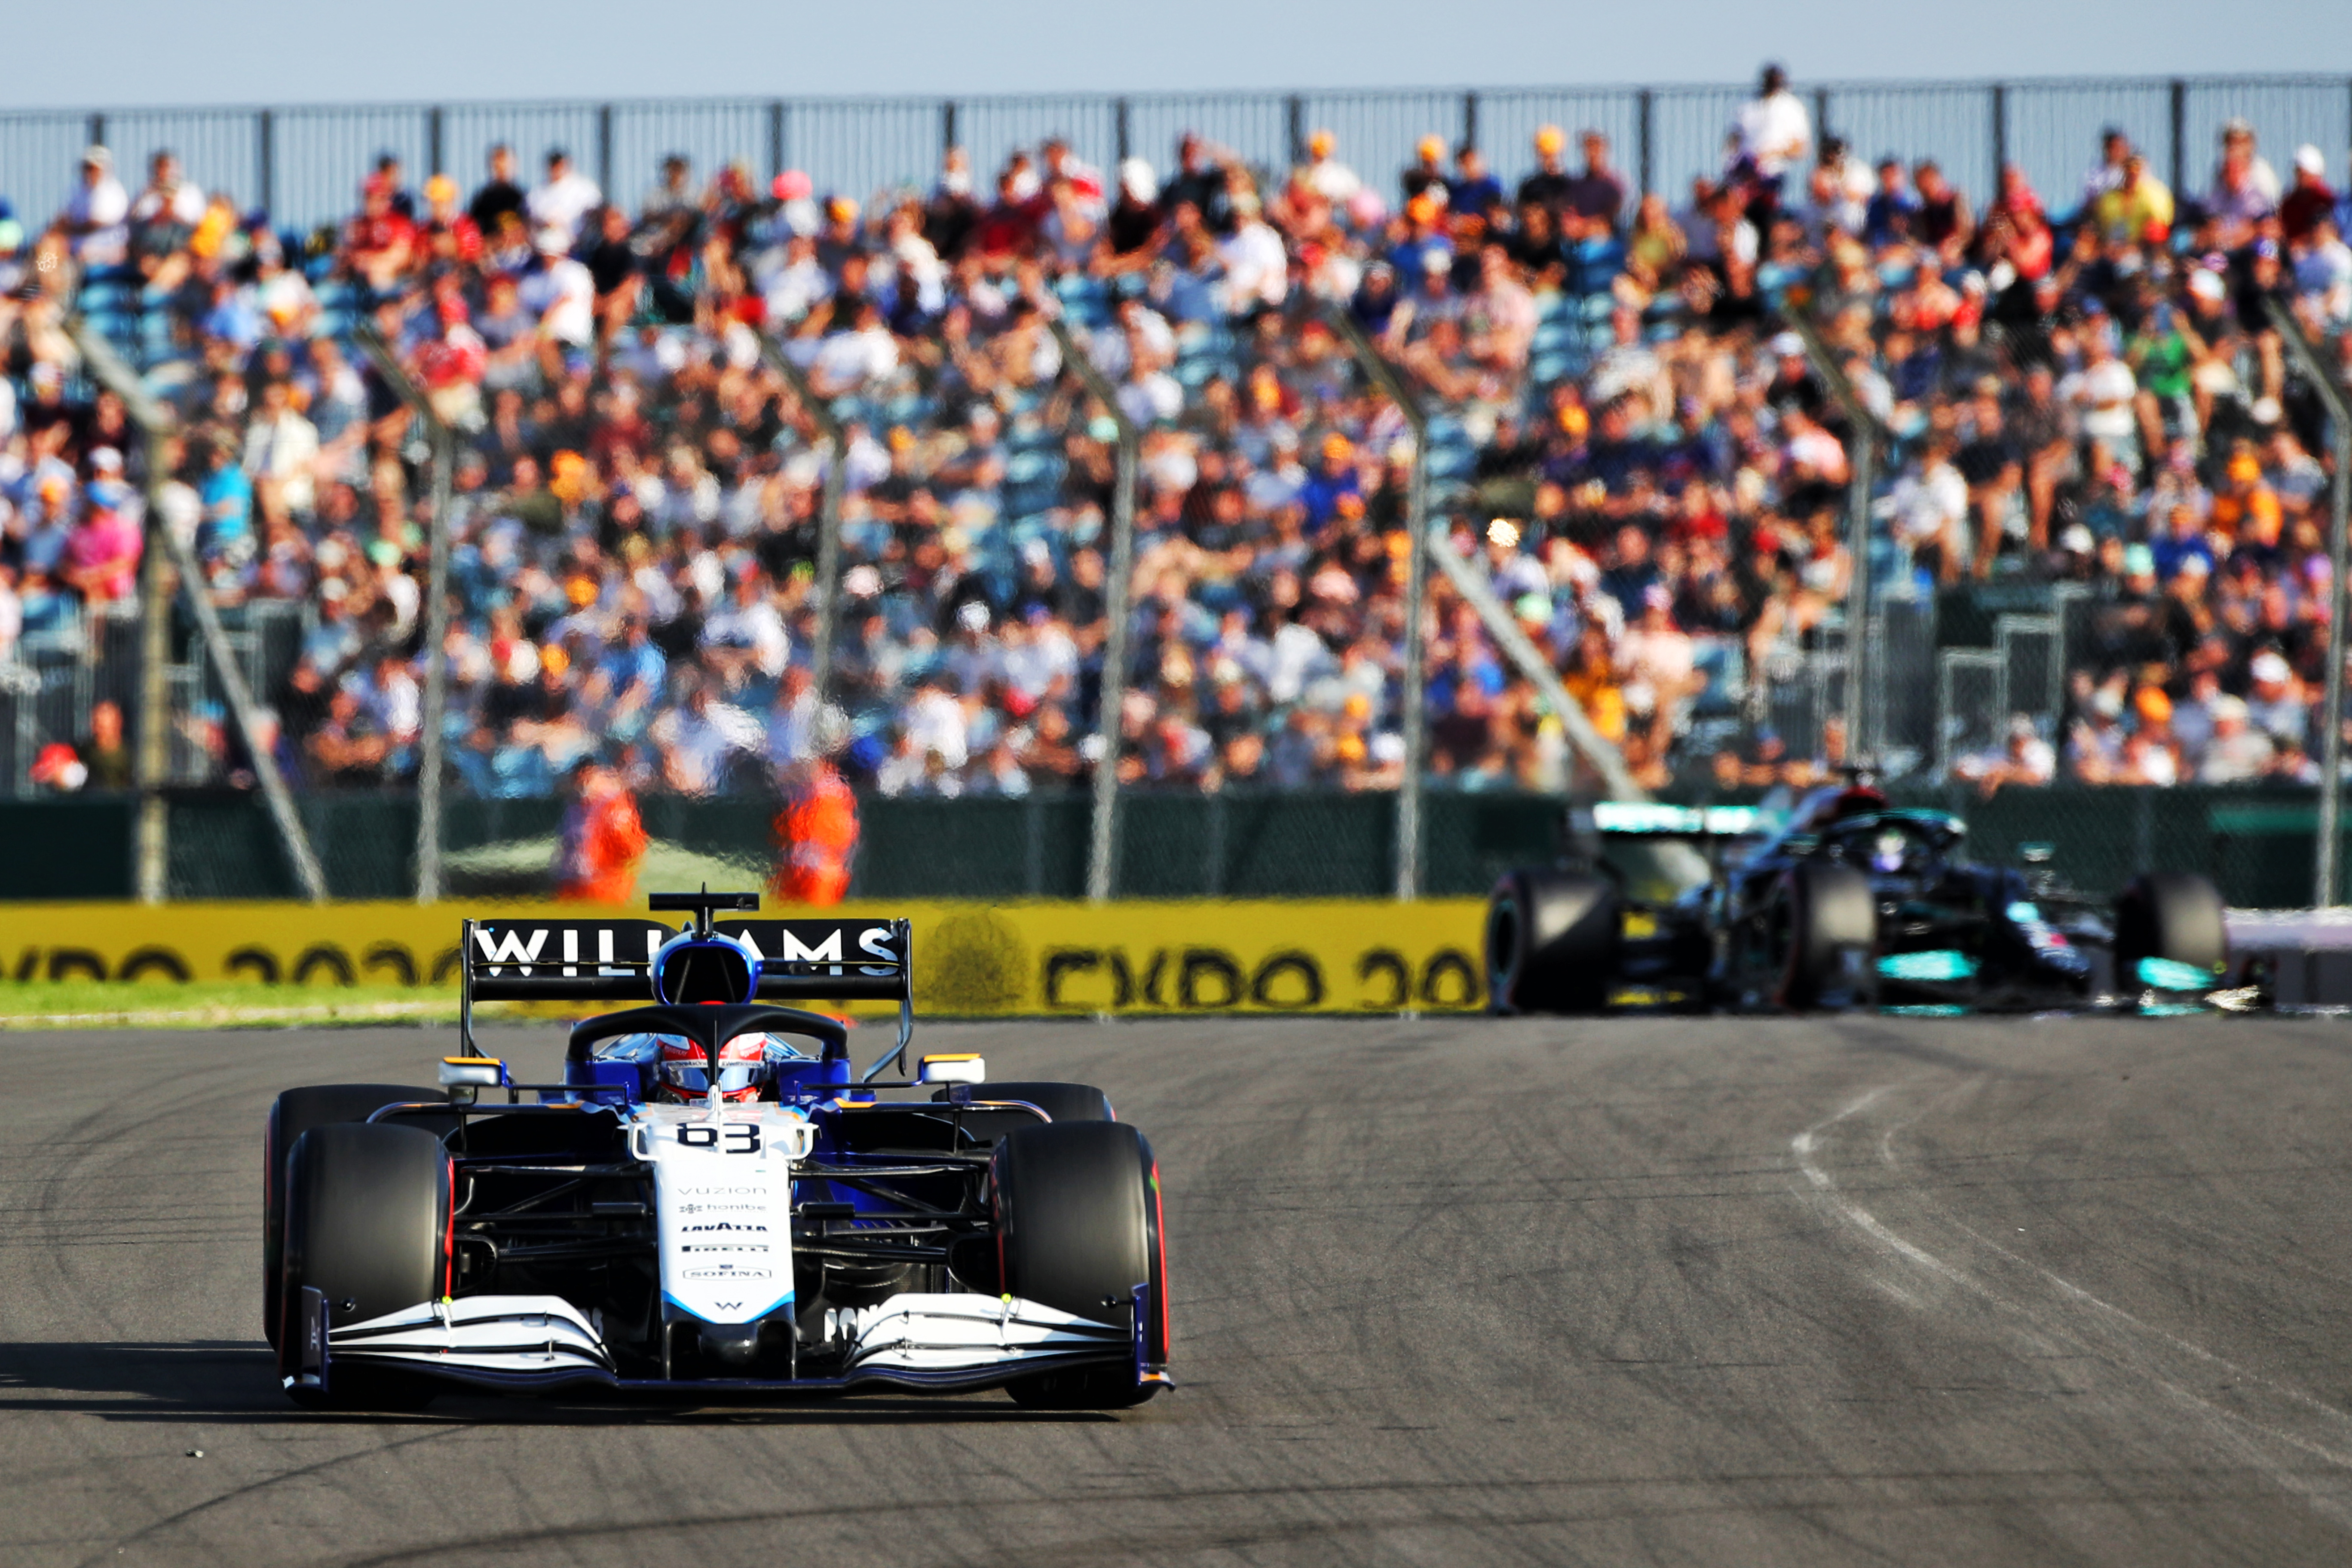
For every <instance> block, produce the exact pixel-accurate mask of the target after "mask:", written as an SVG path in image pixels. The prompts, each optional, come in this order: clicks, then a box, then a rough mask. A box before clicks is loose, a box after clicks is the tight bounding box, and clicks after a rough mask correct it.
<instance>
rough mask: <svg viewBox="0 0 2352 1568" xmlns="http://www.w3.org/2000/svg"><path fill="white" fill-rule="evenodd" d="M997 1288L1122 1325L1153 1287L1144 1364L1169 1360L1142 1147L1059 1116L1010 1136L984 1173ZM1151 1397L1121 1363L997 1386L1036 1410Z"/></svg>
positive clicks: (1117, 1404) (1117, 1129) (1125, 1134)
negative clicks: (988, 1180) (999, 1279)
mask: <svg viewBox="0 0 2352 1568" xmlns="http://www.w3.org/2000/svg"><path fill="white" fill-rule="evenodd" d="M991 1174H992V1178H993V1180H992V1186H993V1188H994V1192H995V1220H996V1238H997V1247H998V1252H999V1256H1000V1258H1002V1259H1003V1265H1002V1276H1003V1289H1004V1290H1005V1292H1006V1293H1007V1294H1009V1295H1013V1296H1018V1297H1020V1298H1022V1299H1023V1300H1030V1301H1035V1302H1037V1303H1039V1304H1040V1305H1043V1306H1047V1307H1054V1308H1057V1309H1059V1310H1062V1311H1065V1312H1069V1313H1072V1314H1074V1315H1076V1316H1078V1317H1082V1318H1091V1319H1093V1320H1094V1321H1097V1322H1110V1323H1118V1322H1126V1321H1129V1311H1130V1310H1131V1307H1132V1304H1133V1300H1134V1290H1135V1287H1136V1286H1138V1285H1144V1286H1148V1287H1149V1288H1150V1296H1149V1300H1148V1302H1147V1304H1146V1311H1145V1320H1144V1358H1145V1360H1147V1361H1149V1362H1152V1363H1164V1362H1165V1361H1166V1360H1167V1359H1168V1262H1167V1250H1166V1247H1165V1245H1164V1244H1163V1242H1162V1240H1161V1237H1160V1171H1159V1165H1158V1163H1157V1162H1156V1161H1154V1160H1153V1158H1152V1154H1151V1145H1150V1144H1149V1143H1147V1142H1144V1139H1143V1135H1142V1134H1141V1133H1139V1132H1138V1131H1136V1130H1135V1129H1134V1128H1132V1127H1129V1126H1128V1125H1127V1124H1126V1123H1124V1122H1118V1121H1074V1122H1061V1121H1056V1122H1053V1123H1050V1124H1047V1125H1045V1126H1033V1127H1024V1128H1022V1129H1020V1130H1018V1131H1013V1132H1010V1133H1007V1134H1006V1135H1005V1137H1004V1138H1003V1140H1002V1141H1001V1142H999V1143H998V1144H997V1145H996V1157H995V1160H994V1163H993V1164H992V1170H991ZM1159 1391H1160V1385H1159V1384H1150V1383H1147V1384H1140V1385H1139V1384H1137V1383H1136V1381H1135V1373H1134V1369H1133V1367H1132V1366H1130V1365H1129V1364H1128V1360H1127V1358H1126V1357H1125V1356H1122V1357H1120V1359H1119V1360H1118V1362H1117V1363H1110V1364H1104V1365H1096V1366H1088V1367H1078V1368H1075V1369H1071V1370H1067V1371H1059V1372H1045V1373H1034V1374H1032V1375H1031V1376H1028V1377H1025V1378H1022V1379H1019V1380H1017V1381H1015V1382H1013V1383H1012V1384H1008V1385H1007V1387H1006V1392H1007V1393H1009V1394H1012V1396H1013V1402H1014V1403H1015V1404H1017V1405H1024V1406H1026V1407H1028V1408H1030V1409H1033V1410H1123V1409H1127V1408H1129V1407H1130V1406H1133V1405H1140V1404H1142V1403H1143V1402H1144V1401H1145V1400H1147V1399H1150V1397H1151V1396H1152V1395H1153V1394H1157V1393H1158V1392H1159Z"/></svg>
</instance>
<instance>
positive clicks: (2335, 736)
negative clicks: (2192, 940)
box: [2263, 296, 2352, 910]
mask: <svg viewBox="0 0 2352 1568" xmlns="http://www.w3.org/2000/svg"><path fill="white" fill-rule="evenodd" d="M2263 304H2264V305H2266V306H2268V307H2269V308H2270V313H2271V321H2273V323H2274V324H2275V325H2276V326H2277V328H2278V333H2279V337H2280V338H2281V339H2282V340H2283V341H2284V342H2285V344H2286V346H2287V352H2288V353H2291V354H2292V355H2294V362H2295V368H2296V369H2298V370H2300V371H2301V372H2302V373H2303V377H2304V379H2305V381H2307V382H2309V383H2310V384H2311V389H2312V391H2313V392H2314V393H2315V394H2316V395H2318V397H2319V399H2320V401H2321V402H2323V403H2325V404H2326V405H2327V414H2328V422H2329V423H2330V424H2331V425H2332V426H2335V428H2334V430H2333V431H2332V432H2331V434H2332V435H2333V436H2334V437H2335V439H2334V441H2333V443H2332V445H2334V447H2336V476H2335V482H2334V483H2333V484H2332V485H2330V486H2329V487H2328V489H2329V497H2328V500H2329V507H2328V512H2329V516H2328V531H2327V559H2328V563H2329V565H2330V568H2331V572H2330V574H2329V576H2328V579H2327V681H2326V688H2325V690H2326V696H2324V697H2323V698H2322V699H2321V700H2320V711H2321V715H2322V721H2323V722H2324V723H2325V724H2326V730H2325V731H2323V732H2322V734H2321V736H2320V759H2321V760H2320V764H2319V768H2320V773H2319V865H2318V867H2317V868H2316V871H2315V876H2314V879H2313V881H2314V886H2313V890H2312V898H2311V901H2312V902H2313V903H2314V904H2315V905H2317V906H2318V907H2319V908H2321V909H2323V910H2326V909H2333V908H2335V907H2336V904H2338V903H2340V902H2341V901H2342V897H2341V889H2342V882H2341V880H2340V878H2339V876H2338V872H2339V871H2340V869H2341V867H2342V864H2343V860H2342V821H2343V817H2342V809H2343V799H2344V615H2345V604H2346V599H2345V591H2344V590H2345V583H2344V571H2345V558H2346V555H2347V544H2346V537H2345V535H2346V531H2347V512H2352V405H2347V400H2346V398H2345V395H2344V388H2343V386H2342V385H2341V384H2339V383H2337V382H2336V379H2335V377H2333V376H2332V375H2330V374H2328V371H2327V365H2326V362H2325V361H2323V360H2322V359H2321V358H2320V357H2319V351H2318V350H2317V349H2316V348H2315V347H2314V346H2313V345H2312V342H2311V340H2310V339H2309V338H2308V337H2305V335H2304V331H2303V323H2301V322H2300V321H2296V320H2295V319H2294V310H2291V309H2289V308H2288V307H2287V305H2286V304H2285V302H2284V301H2283V300H2279V299H2278V298H2277V297H2275V296H2271V297H2267V298H2265V299H2264V300H2263Z"/></svg>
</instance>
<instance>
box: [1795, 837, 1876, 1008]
mask: <svg viewBox="0 0 2352 1568" xmlns="http://www.w3.org/2000/svg"><path fill="white" fill-rule="evenodd" d="M1780 923H1781V924H1782V927H1783V929H1782V931H1781V933H1780V937H1781V941H1782V942H1783V944H1784V945H1783V947H1782V951H1781V970H1780V1005H1782V1006H1784V1007H1791V1008H1795V1009H1798V1010H1800V1011H1805V1010H1810V1009H1812V1008H1816V1007H1857V1006H1868V1005H1870V1004H1871V1003H1872V1002H1874V1000H1875V999H1876V997H1877V994H1878V970H1877V964H1876V956H1877V948H1878V900H1877V899H1876V898H1875V897H1874V896H1873V895H1872V893H1871V890H1870V879H1869V878H1867V877H1864V875H1863V874H1862V873H1861V872H1859V871H1857V870H1855V869H1854V868H1853V867H1851V866H1838V865H1833V864H1831V863H1829V862H1827V861H1819V860H1805V861H1800V862H1798V863H1797V864H1796V865H1794V866H1791V867H1790V868H1789V870H1788V872H1787V874H1786V875H1784V876H1783V877H1782V878H1781V880H1780Z"/></svg>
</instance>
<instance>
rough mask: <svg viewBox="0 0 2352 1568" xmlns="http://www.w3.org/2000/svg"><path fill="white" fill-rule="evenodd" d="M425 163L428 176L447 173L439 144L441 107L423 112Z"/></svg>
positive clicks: (436, 105) (435, 106) (440, 143)
mask: <svg viewBox="0 0 2352 1568" xmlns="http://www.w3.org/2000/svg"><path fill="white" fill-rule="evenodd" d="M425 169H426V172H427V173H429V174H444V173H446V172H447V161H446V158H445V156H444V155H443V152H442V142H441V106H440V105H439V104H437V103H436V104H435V105H434V106H433V107H432V108H430V109H428V110H425Z"/></svg>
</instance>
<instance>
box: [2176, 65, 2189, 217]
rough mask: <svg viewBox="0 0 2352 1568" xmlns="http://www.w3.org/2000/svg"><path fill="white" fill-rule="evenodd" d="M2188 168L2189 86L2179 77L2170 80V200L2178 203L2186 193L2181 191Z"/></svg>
mask: <svg viewBox="0 0 2352 1568" xmlns="http://www.w3.org/2000/svg"><path fill="white" fill-rule="evenodd" d="M2188 166H2189V84H2188V83H2187V82H2185V81H2183V80H2181V79H2179V77H2174V78H2173V79H2172V199H2173V200H2174V201H2176V202H2178V201H2179V200H2180V199H2181V198H2182V197H2183V196H2184V195H2187V194H2188V193H2187V192H2185V191H2184V190H2182V189H2181V182H2182V181H2183V180H2184V179H2185V178H2187V174H2186V170H2187V169H2188Z"/></svg>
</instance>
